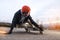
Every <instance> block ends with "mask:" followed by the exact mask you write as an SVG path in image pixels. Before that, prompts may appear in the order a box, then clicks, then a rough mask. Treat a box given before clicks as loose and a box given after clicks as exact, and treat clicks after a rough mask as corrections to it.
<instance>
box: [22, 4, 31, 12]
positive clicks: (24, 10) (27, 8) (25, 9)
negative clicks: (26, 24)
mask: <svg viewBox="0 0 60 40" xmlns="http://www.w3.org/2000/svg"><path fill="white" fill-rule="evenodd" d="M30 10H31V9H30V7H29V6H27V5H24V6H23V7H22V12H30Z"/></svg>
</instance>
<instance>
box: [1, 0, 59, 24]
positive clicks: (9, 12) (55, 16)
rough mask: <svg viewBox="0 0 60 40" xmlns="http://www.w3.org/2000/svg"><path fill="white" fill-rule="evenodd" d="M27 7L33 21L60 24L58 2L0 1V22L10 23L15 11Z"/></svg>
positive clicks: (45, 0) (37, 0)
mask: <svg viewBox="0 0 60 40" xmlns="http://www.w3.org/2000/svg"><path fill="white" fill-rule="evenodd" d="M23 5H28V6H30V8H31V12H30V13H31V14H30V15H31V16H32V19H34V21H39V22H43V23H56V22H60V0H0V22H10V23H11V22H12V19H13V16H14V14H15V12H16V11H18V10H19V9H21V8H22V6H23Z"/></svg>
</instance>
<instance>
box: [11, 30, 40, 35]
mask: <svg viewBox="0 0 60 40" xmlns="http://www.w3.org/2000/svg"><path fill="white" fill-rule="evenodd" d="M12 34H20V35H39V34H40V33H35V32H25V31H24V32H23V31H20V32H12Z"/></svg>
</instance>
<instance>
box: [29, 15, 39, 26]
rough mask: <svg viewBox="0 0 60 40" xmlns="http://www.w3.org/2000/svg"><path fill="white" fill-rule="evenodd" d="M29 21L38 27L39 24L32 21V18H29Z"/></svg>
mask: <svg viewBox="0 0 60 40" xmlns="http://www.w3.org/2000/svg"><path fill="white" fill-rule="evenodd" d="M29 20H30V21H31V23H32V24H33V25H34V26H36V27H38V24H37V23H36V22H35V21H34V20H33V19H32V17H31V16H29Z"/></svg>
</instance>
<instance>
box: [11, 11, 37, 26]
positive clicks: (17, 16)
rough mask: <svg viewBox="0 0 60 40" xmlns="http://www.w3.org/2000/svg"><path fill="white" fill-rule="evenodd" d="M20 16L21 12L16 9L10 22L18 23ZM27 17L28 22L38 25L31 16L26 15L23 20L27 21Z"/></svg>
mask: <svg viewBox="0 0 60 40" xmlns="http://www.w3.org/2000/svg"><path fill="white" fill-rule="evenodd" d="M21 18H22V14H21V10H18V11H17V12H16V13H15V14H14V17H13V20H12V24H18V23H19V20H21ZM28 19H29V20H30V22H31V23H32V24H33V25H34V26H36V27H38V24H37V23H36V22H35V21H34V20H33V19H32V17H31V16H30V15H29V16H28V17H26V18H25V20H24V22H27V21H28Z"/></svg>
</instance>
